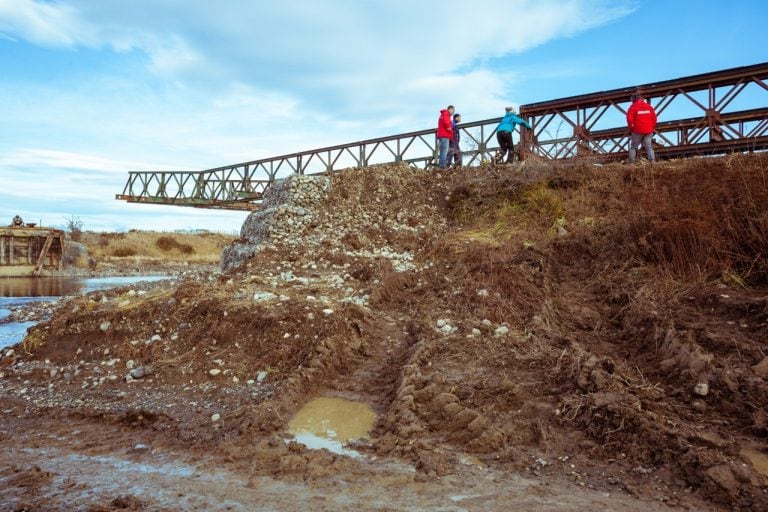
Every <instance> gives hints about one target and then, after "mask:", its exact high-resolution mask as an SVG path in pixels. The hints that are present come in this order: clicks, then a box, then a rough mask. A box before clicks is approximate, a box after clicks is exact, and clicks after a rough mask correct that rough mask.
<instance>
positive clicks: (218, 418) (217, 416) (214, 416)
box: [211, 413, 221, 423]
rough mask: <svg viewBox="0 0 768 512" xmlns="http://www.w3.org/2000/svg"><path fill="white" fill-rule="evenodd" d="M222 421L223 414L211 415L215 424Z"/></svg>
mask: <svg viewBox="0 0 768 512" xmlns="http://www.w3.org/2000/svg"><path fill="white" fill-rule="evenodd" d="M220 419H221V414H219V413H214V414H211V421H212V422H213V423H216V422H217V421H219V420H220Z"/></svg>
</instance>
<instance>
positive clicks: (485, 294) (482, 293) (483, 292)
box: [477, 288, 488, 297]
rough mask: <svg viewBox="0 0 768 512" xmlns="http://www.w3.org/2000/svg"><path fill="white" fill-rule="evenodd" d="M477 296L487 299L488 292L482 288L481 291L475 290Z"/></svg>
mask: <svg viewBox="0 0 768 512" xmlns="http://www.w3.org/2000/svg"><path fill="white" fill-rule="evenodd" d="M477 294H478V295H479V296H481V297H487V296H488V290H486V289H485V288H483V289H482V290H477Z"/></svg>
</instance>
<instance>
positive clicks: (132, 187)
mask: <svg viewBox="0 0 768 512" xmlns="http://www.w3.org/2000/svg"><path fill="white" fill-rule="evenodd" d="M637 89H640V90H642V91H643V93H644V95H645V97H646V99H648V100H649V102H650V103H651V104H653V105H654V107H655V109H656V111H657V113H658V114H659V118H660V119H662V122H661V123H659V125H658V127H657V133H656V136H657V140H656V143H657V146H658V153H657V154H658V155H659V157H662V158H663V157H675V156H688V155H697V154H699V155H710V154H718V153H724V152H730V151H755V150H764V149H768V108H767V107H766V105H768V62H765V63H761V64H756V65H753V66H744V67H739V68H733V69H726V70H722V71H715V72H712V73H704V74H700V75H694V76H688V77H684V78H676V79H673V80H666V81H663V82H656V83H649V84H642V85H640V86H632V87H624V88H620V89H613V90H609V91H600V92H595V93H590V94H582V95H578V96H571V97H568V98H560V99H556V100H552V101H545V102H539V103H530V104H527V105H522V106H521V107H520V116H521V117H523V118H524V119H526V120H527V121H528V122H529V123H531V125H532V127H533V130H531V131H528V130H524V131H523V132H522V133H521V134H520V143H519V144H518V149H519V152H520V157H521V158H526V157H527V156H529V155H536V156H538V157H540V158H545V159H565V158H574V157H579V156H591V157H599V158H602V159H618V158H625V156H626V151H627V148H628V144H629V142H628V134H627V129H626V125H625V123H624V120H623V119H624V116H625V115H626V109H627V108H628V106H629V98H630V96H631V94H632V93H633V92H635V91H636V90H637ZM747 91H750V92H751V93H752V96H749V95H748V94H747ZM697 96H706V98H697ZM737 98H741V99H746V101H747V102H748V103H750V105H749V106H750V107H751V108H749V109H747V110H741V111H734V110H729V109H728V107H730V106H731V105H733V104H734V100H736V99H737ZM675 109H677V110H685V111H686V112H688V111H691V110H693V111H696V112H698V113H699V114H700V115H698V116H694V117H691V116H690V114H688V115H687V116H686V117H685V118H681V119H675V117H676V116H680V115H681V114H675V113H674V110H675ZM611 116H613V119H611ZM616 119H618V120H619V121H616ZM499 121H500V118H492V119H485V120H482V121H476V122H472V123H462V125H461V138H462V146H463V147H464V151H463V154H464V156H465V165H470V166H472V165H479V164H481V163H484V162H487V161H490V160H491V159H492V156H493V154H494V152H495V151H496V150H497V149H498V147H497V145H496V139H495V134H496V126H497V125H498V123H499ZM563 128H564V129H565V133H560V132H561V131H563ZM552 130H555V134H554V135H552V134H551V133H550V132H551V131H552ZM436 159H437V144H436V140H435V130H434V129H428V130H420V131H415V132H408V133H402V134H398V135H392V136H388V137H381V138H375V139H366V140H362V141H358V142H353V143H349V144H340V145H336V146H329V147H325V148H321V149H314V150H309V151H301V152H297V153H290V154H287V155H282V156H277V157H270V158H263V159H259V160H252V161H250V162H243V163H239V164H234V165H227V166H224V167H217V168H214V169H208V170H205V171H199V172H162V171H141V172H131V173H129V176H128V182H127V183H126V185H125V188H124V189H123V192H122V194H118V195H116V198H117V199H120V200H124V201H128V202H134V203H148V204H165V205H174V206H191V207H197V208H224V209H235V210H242V209H245V210H253V209H256V208H258V205H259V203H260V201H261V198H262V197H263V194H264V192H265V191H266V189H267V188H268V187H269V186H270V185H271V183H272V182H274V181H275V180H276V179H278V178H279V177H283V176H286V175H288V174H319V173H330V172H335V171H338V170H341V169H346V168H350V167H357V168H362V167H366V166H369V165H372V164H378V163H390V162H404V163H407V164H408V165H412V166H415V167H429V166H432V165H434V162H435V161H436Z"/></svg>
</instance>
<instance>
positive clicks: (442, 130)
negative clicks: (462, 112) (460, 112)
mask: <svg viewBox="0 0 768 512" xmlns="http://www.w3.org/2000/svg"><path fill="white" fill-rule="evenodd" d="M454 110H455V109H454V108H453V105H448V108H444V109H443V110H441V111H440V117H439V118H438V119H437V149H438V165H439V167H440V168H441V169H445V168H446V167H447V165H448V148H449V147H450V144H451V140H452V139H453V123H452V122H451V116H452V115H453V112H454Z"/></svg>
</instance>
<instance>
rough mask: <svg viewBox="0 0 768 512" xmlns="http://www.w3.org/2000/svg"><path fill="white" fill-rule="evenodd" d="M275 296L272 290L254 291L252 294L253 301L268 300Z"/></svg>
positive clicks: (273, 298)
mask: <svg viewBox="0 0 768 512" xmlns="http://www.w3.org/2000/svg"><path fill="white" fill-rule="evenodd" d="M276 298H277V295H275V294H274V293H272V292H256V293H254V294H253V300H254V301H255V302H268V301H270V300H275V299H276Z"/></svg>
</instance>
